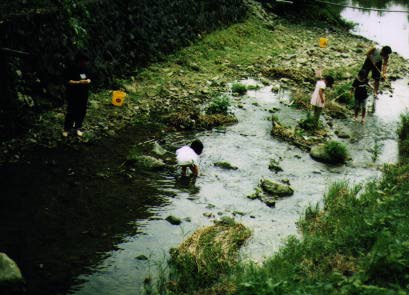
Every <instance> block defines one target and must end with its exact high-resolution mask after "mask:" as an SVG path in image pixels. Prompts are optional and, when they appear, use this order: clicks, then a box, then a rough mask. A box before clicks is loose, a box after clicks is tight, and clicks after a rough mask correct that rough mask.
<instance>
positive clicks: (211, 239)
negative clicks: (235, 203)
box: [162, 217, 250, 294]
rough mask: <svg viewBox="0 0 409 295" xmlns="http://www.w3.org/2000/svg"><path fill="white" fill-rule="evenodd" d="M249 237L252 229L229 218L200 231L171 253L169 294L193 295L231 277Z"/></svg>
mask: <svg viewBox="0 0 409 295" xmlns="http://www.w3.org/2000/svg"><path fill="white" fill-rule="evenodd" d="M249 237H250V230H249V229H247V228H246V227H244V226H243V225H242V224H238V223H235V222H234V220H233V219H231V218H228V217H225V218H222V219H221V220H220V221H216V222H215V224H214V225H212V226H209V227H205V228H202V229H199V230H197V231H196V232H195V233H194V234H193V235H192V236H191V237H189V238H188V239H187V240H186V241H185V242H183V243H182V244H181V245H180V246H179V247H178V248H177V249H173V250H172V251H171V260H170V271H169V272H170V275H169V276H170V279H171V284H169V285H168V290H169V294H194V292H195V290H198V289H206V288H210V287H212V286H214V285H215V284H216V283H217V282H220V281H221V280H222V278H223V277H226V276H227V275H228V274H229V273H231V271H232V269H233V265H234V262H236V259H237V255H238V250H239V248H240V246H241V245H243V243H244V242H245V241H246V240H247V239H248V238H249ZM162 289H163V288H162ZM223 289H225V288H223ZM225 291H226V290H225Z"/></svg>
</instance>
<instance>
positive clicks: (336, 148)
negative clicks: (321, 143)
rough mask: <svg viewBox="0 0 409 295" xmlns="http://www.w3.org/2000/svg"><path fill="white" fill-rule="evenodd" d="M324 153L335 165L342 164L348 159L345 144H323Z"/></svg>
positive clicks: (331, 141) (331, 142) (333, 141)
mask: <svg viewBox="0 0 409 295" xmlns="http://www.w3.org/2000/svg"><path fill="white" fill-rule="evenodd" d="M325 151H326V152H327V154H328V156H329V157H330V158H331V159H332V160H333V161H334V162H337V163H343V162H345V161H346V159H347V157H348V151H347V147H346V145H345V144H343V143H342V142H339V141H335V140H330V141H327V142H326V143H325Z"/></svg>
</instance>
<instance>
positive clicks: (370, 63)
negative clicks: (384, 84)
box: [362, 46, 392, 98]
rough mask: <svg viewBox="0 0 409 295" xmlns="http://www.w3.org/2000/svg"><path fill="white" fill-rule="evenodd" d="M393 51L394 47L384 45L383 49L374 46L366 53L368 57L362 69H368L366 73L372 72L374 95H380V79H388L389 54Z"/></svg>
mask: <svg viewBox="0 0 409 295" xmlns="http://www.w3.org/2000/svg"><path fill="white" fill-rule="evenodd" d="M391 53H392V49H391V48H390V47H389V46H384V47H382V48H381V49H380V48H376V47H372V48H371V49H369V51H368V52H367V53H366V59H365V62H364V64H363V66H362V70H365V71H366V75H367V76H368V75H369V72H372V78H373V79H374V80H375V83H374V96H375V98H376V97H377V96H378V90H379V81H380V80H381V78H382V79H386V69H387V67H388V60H389V55H390V54H391Z"/></svg>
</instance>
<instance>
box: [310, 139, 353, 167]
mask: <svg viewBox="0 0 409 295" xmlns="http://www.w3.org/2000/svg"><path fill="white" fill-rule="evenodd" d="M310 156H311V158H313V159H314V160H317V161H319V162H323V163H328V164H342V163H345V161H346V160H347V157H348V156H347V155H343V154H342V153H341V152H337V151H336V150H335V152H333V153H332V154H331V153H330V152H329V151H328V149H327V147H326V145H325V144H319V145H315V146H313V147H312V148H311V151H310Z"/></svg>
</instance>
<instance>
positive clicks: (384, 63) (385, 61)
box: [382, 58, 389, 78]
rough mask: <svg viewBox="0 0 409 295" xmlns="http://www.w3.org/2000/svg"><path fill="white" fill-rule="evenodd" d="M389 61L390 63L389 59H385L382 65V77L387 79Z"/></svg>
mask: <svg viewBox="0 0 409 295" xmlns="http://www.w3.org/2000/svg"><path fill="white" fill-rule="evenodd" d="M388 61H389V58H384V59H383V63H382V76H383V78H386V70H387V68H388Z"/></svg>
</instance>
